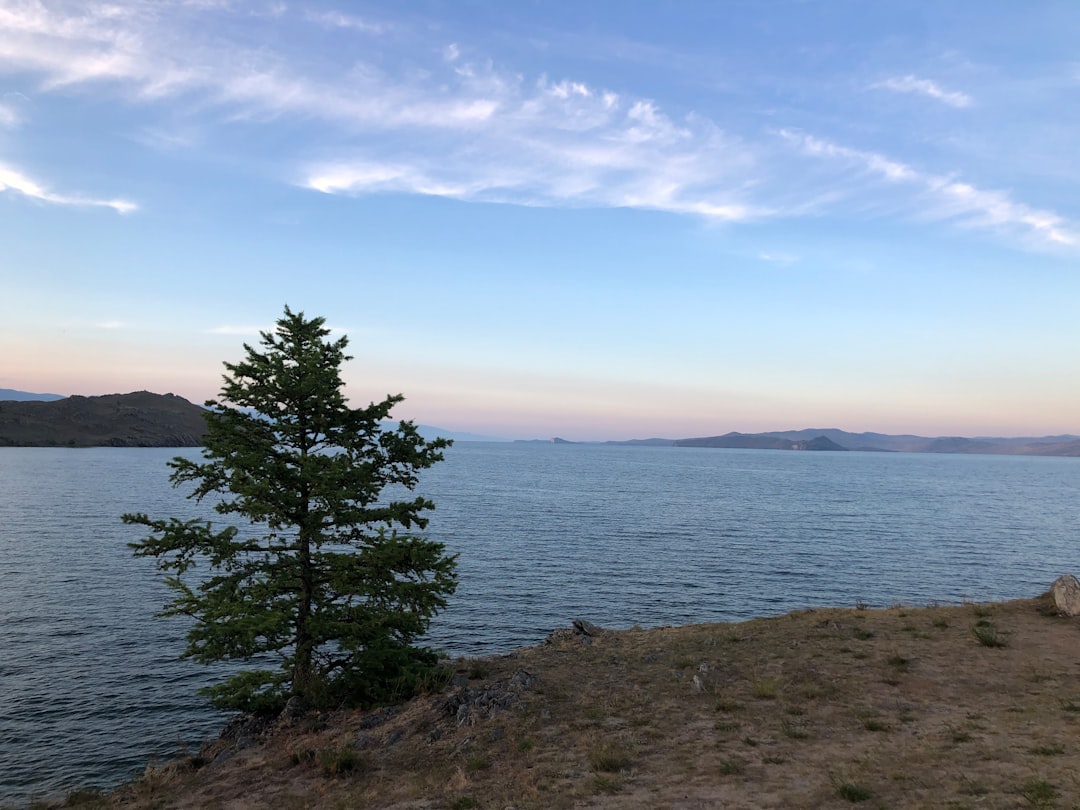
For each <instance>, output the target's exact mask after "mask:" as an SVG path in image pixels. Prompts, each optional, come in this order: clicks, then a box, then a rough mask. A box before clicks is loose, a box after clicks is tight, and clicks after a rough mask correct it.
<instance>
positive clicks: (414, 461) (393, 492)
mask: <svg viewBox="0 0 1080 810" xmlns="http://www.w3.org/2000/svg"><path fill="white" fill-rule="evenodd" d="M328 334H329V330H328V329H326V328H325V326H324V319H322V318H312V319H306V318H305V317H304V315H303V313H293V312H291V311H290V310H289V308H288V307H285V314H284V316H283V317H282V318H281V319H279V320H278V322H277V327H276V329H275V330H274V331H273V332H264V333H262V339H261V343H260V350H257V349H255V348H252V347H251V346H248V345H247V344H244V349H245V351H246V357H245V359H244V360H242V361H241V362H239V363H236V364H232V363H225V368H226V370H227V373H226V374H225V375H224V384H223V386H222V388H221V393H220V395H219V398H218V400H216V401H215V400H211V401H209V402H207V403H206V404H207V407H208V408H210V411H209V412H208V414H207V417H206V421H207V432H206V435H205V439H204V448H203V454H202V461H199V462H197V461H191V460H189V459H185V458H180V457H177V458H174V459H173V460H172V461H170V462H169V466H170V467H172V468H173V473H172V476H171V481H172V483H173V485H174V486H181V485H186V484H191V485H194V491H193V492H192V493H191V494H190V495H189V497H191V498H193V499H195V500H196V501H200V502H201V501H203V500H204V499H210V501H209V502H211V503H213V506H214V509H215V510H216V511H217V512H218V513H220V514H221V515H223V516H225V518H226V520H230V521H233V520H235V521H236V522H238V523H240V525H239V526H234V525H228V526H225V527H224V528H221V527H219V526H218V525H217V524H213V523H211V522H210V521H205V520H200V519H196V520H178V519H176V518H169V519H165V520H156V519H151V518H150V517H148V516H147V515H145V514H126V515H124V516H123V520H124V522H125V523H135V524H142V525H144V526H147V527H149V529H150V531H151V535H150V536H149V537H147V538H145V539H143V540H141V541H140V542H137V543H132V544H131V545H132V548H133V549H134V553H135V555H136V556H139V557H155V558H157V565H158V567H159V568H160V569H161V570H162V571H165V572H167V573H168V576H167V578H166V581H167V582H168V584H169V585H170V586H171V587H172V589H173V590H174V591H175V596H174V598H173V600H172V601H171V602H170V603H169V604H168V605H166V607H165V610H164V612H163V613H162V615H164V616H176V615H183V616H189V617H192V618H193V619H194V620H195V621H194V624H193V625H192V627H191V629H190V631H189V632H188V637H187V640H188V646H187V649H186V651H185V656H186V657H189V658H193V659H195V660H196V661H199V662H202V663H210V662H215V661H223V660H231V661H242V662H246V663H248V664H253V665H255V666H256V667H259V668H251V669H244V670H242V671H240V672H238V674H235V675H233V676H232V677H231V678H229V679H227V680H226V681H225V682H223V683H221V684H219V685H216V686H213V687H209V688H207V689H206V690H204V691H205V692H206V693H207V694H209V696H210V698H211V701H212V702H213V703H214V704H215V705H216V706H219V707H221V708H225V709H239V710H242V711H249V712H273V711H277V710H280V709H281V708H282V707H283V706H284V704H285V702H286V701H287V700H288V699H289V698H291V697H296V698H298V700H299V701H300V703H301V705H303V706H306V707H312V708H315V707H320V708H321V707H331V706H339V705H370V704H373V703H378V702H380V701H384V700H392V699H395V698H398V697H401V696H402V695H403V694H406V693H408V692H410V691H411V690H413V689H415V688H416V686H417V685H419V684H422V683H424V681H425V679H427V678H428V677H430V675H431V672H432V668H433V667H434V665H435V663H436V656H435V654H434V653H433V652H432V651H430V650H428V649H426V648H420V647H416V646H414V645H413V642H414V640H415V639H416V638H418V637H419V636H421V635H422V634H423V633H424V632H425V631H426V630H427V628H428V625H429V622H430V620H431V618H432V617H433V616H434V615H435V614H436V613H438V611H439V610H440V609H442V608H443V607H445V605H446V598H447V596H449V595H450V594H452V593H453V592H454V589H455V587H456V586H457V578H456V574H455V568H456V558H455V557H454V556H452V555H448V554H447V553H446V550H445V547H444V546H443V545H442V544H441V543H437V542H434V541H431V540H428V539H425V538H423V537H421V536H417V535H415V534H412V533H410V531H411V530H415V529H423V528H424V527H425V526H426V525H427V518H425V517H424V513H425V512H426V511H427V510H429V509H433V508H434V504H433V503H431V501H429V500H426V499H424V498H422V497H415V498H414V497H412V495H411V492H410V491H411V490H412V489H413V488H414V487H415V486H416V484H417V482H418V474H419V471H420V470H422V469H425V468H427V467H430V466H431V465H432V464H434V463H435V462H437V461H440V460H441V459H442V453H441V452H440V451H441V450H442V449H443V448H445V447H447V446H448V445H449V442H448V441H447V440H445V439H436V440H435V441H430V442H429V441H425V440H424V439H423V438H422V437H421V436H420V435H419V434H418V433H417V431H416V428H415V426H414V425H413V424H412V423H411V422H400V423H399V424H398V426H397V427H396V428H395V429H389V428H387V427H386V426H385V424H384V420H386V419H387V418H388V417H389V415H390V411H391V409H392V408H393V407H394V405H396V404H397V403H398V402H400V401H401V400H402V397H401V396H400V395H397V396H388V397H387V398H386V399H385V400H383V401H382V402H379V403H372V404H371V405H370V406H369V407H367V408H350V407H349V406H348V403H347V401H346V399H345V397H344V396H343V394H342V390H341V389H342V386H343V382H342V380H341V376H340V370H341V365H342V364H343V363H344V362H345V361H347V360H349V359H351V358H349V357H348V356H346V355H345V353H344V350H345V346H346V344H347V339H346V338H344V337H342V338H339V339H338V340H335V341H330V340H328V339H327V335H328ZM398 498H401V499H400V500H398Z"/></svg>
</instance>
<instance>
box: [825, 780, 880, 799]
mask: <svg viewBox="0 0 1080 810" xmlns="http://www.w3.org/2000/svg"><path fill="white" fill-rule="evenodd" d="M833 784H834V785H835V786H836V795H837V796H839V797H840V798H841V799H843V800H844V801H846V802H852V803H855V802H865V801H866V800H867V799H869V798H870V797H871V796H872V795H873V794H872V793H870V790H869V789H868V788H866V787H863V786H862V785H859V784H856V783H855V782H847V781H844V780H839V779H838V780H834V781H833Z"/></svg>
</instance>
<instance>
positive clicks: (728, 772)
mask: <svg viewBox="0 0 1080 810" xmlns="http://www.w3.org/2000/svg"><path fill="white" fill-rule="evenodd" d="M745 770H746V767H745V766H744V765H743V764H742V762H740V761H739V760H737V759H725V760H724V761H723V762H721V763H720V773H722V774H723V775H724V776H740V775H742V773H743V771H745Z"/></svg>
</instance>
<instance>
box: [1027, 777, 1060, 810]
mask: <svg viewBox="0 0 1080 810" xmlns="http://www.w3.org/2000/svg"><path fill="white" fill-rule="evenodd" d="M1020 795H1021V796H1022V797H1023V798H1024V801H1026V802H1027V804H1028V807H1035V808H1039V810H1042V808H1050V807H1053V806H1054V800H1055V799H1057V788H1056V787H1054V786H1053V785H1052V784H1051V783H1050V782H1047V781H1046V780H1045V779H1028V780H1027V781H1026V782H1024V784H1023V785H1021V786H1020Z"/></svg>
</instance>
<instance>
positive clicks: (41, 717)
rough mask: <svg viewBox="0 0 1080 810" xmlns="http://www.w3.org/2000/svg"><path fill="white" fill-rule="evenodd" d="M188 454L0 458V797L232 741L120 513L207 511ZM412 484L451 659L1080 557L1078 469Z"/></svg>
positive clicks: (604, 473)
mask: <svg viewBox="0 0 1080 810" xmlns="http://www.w3.org/2000/svg"><path fill="white" fill-rule="evenodd" d="M183 452H184V454H186V455H190V456H192V457H195V456H197V454H198V451H196V450H190V451H183ZM176 453H177V451H175V450H168V449H166V450H160V449H113V448H100V449H90V450H63V449H49V448H0V804H3V803H5V802H7V803H12V802H14V803H25V802H26V801H28V800H29V799H31V798H33V797H41V796H46V795H54V794H56V793H58V792H63V791H64V790H66V789H68V788H71V787H75V786H85V785H96V786H101V787H108V786H110V785H113V784H116V783H117V782H118V781H120V780H122V779H124V778H127V777H130V776H132V775H135V774H137V773H139V772H141V771H142V769H143V768H144V767H145V765H146V763H147V761H148V759H149V758H151V757H168V756H172V755H174V754H176V753H177V752H178V751H180V750H181V749H182V748H183V747H184V746H187V747H189V748H195V747H197V746H198V743H199V741H200V740H202V739H203V738H205V737H207V736H213V735H215V734H216V732H217V731H218V730H220V727H221V725H222V724H223V722H224V719H225V717H224V715H222V714H220V713H218V712H215V711H212V710H210V709H208V708H207V707H206V705H205V703H204V702H203V701H202V700H201V699H200V698H199V697H197V696H196V695H195V690H196V689H197V688H198V687H199V686H201V685H203V684H205V683H207V682H208V680H209V679H210V677H211V676H212V673H211V672H209V671H208V670H207V669H205V668H203V667H201V666H199V665H197V664H194V663H192V662H188V661H180V660H178V656H179V654H180V652H181V651H182V650H183V646H184V643H183V633H184V628H183V626H182V624H181V622H180V621H179V620H163V619H155V618H154V613H155V612H156V611H157V610H159V609H160V607H161V606H162V604H163V603H164V602H165V601H166V600H167V598H168V592H167V590H166V588H165V587H164V585H163V584H162V583H161V579H160V575H159V574H158V572H157V571H156V569H155V567H154V564H153V561H151V560H142V559H135V558H133V557H131V555H130V550H129V549H128V547H127V543H128V542H131V541H133V540H137V539H139V538H140V537H141V536H142V533H141V532H140V530H139V527H131V526H124V525H122V524H121V523H120V521H119V516H120V514H122V513H123V512H127V511H145V512H148V513H149V514H151V515H152V516H161V517H166V516H171V515H175V516H178V517H185V516H191V515H194V514H196V512H195V506H194V505H193V504H191V503H190V502H188V501H187V500H185V499H184V497H183V492H182V491H176V490H173V489H172V488H171V487H170V486H169V484H168V480H167V479H168V472H169V470H168V468H167V467H166V465H165V462H166V461H167V460H168V459H169V458H171V457H172V456H174V455H176ZM420 490H421V491H422V493H423V494H425V495H427V496H429V497H431V498H432V499H433V500H434V501H435V502H436V504H437V505H438V509H437V510H436V511H435V512H434V513H433V514H432V520H431V524H430V525H429V527H428V534H429V535H430V536H432V537H434V538H436V539H439V540H442V541H443V542H445V543H446V544H447V546H448V547H449V549H450V550H451V551H453V552H456V553H458V554H460V558H459V575H460V579H461V584H460V586H459V589H458V593H457V594H456V595H455V596H454V597H452V600H451V606H450V608H449V609H448V610H447V611H446V612H445V613H443V614H442V615H440V616H439V617H438V618H437V619H436V621H435V624H434V626H433V628H432V634H431V643H432V644H433V645H435V646H437V647H441V648H443V649H446V650H447V651H449V652H451V653H453V654H455V655H457V654H465V655H472V654H483V653H493V652H502V651H507V650H510V649H513V648H515V647H518V646H522V645H528V644H536V643H538V642H540V641H541V640H542V639H543V638H544V637H545V636H546V635H547V634H548V633H549V632H551V631H552V630H553V629H555V628H558V627H565V626H568V625H569V623H570V620H571V619H573V618H577V617H582V618H587V619H589V620H591V621H593V622H594V623H597V624H600V625H607V626H612V627H629V626H632V625H634V624H639V625H641V626H645V627H649V626H657V625H664V624H684V623H688V622H703V621H731V620H738V619H743V618H749V617H753V616H762V615H770V614H776V613H781V612H786V611H788V610H792V609H797V608H803V607H807V606H813V605H853V604H854V603H855V602H856V601H859V600H862V601H865V602H867V603H869V604H871V605H875V606H878V605H888V604H892V603H896V602H907V603H913V604H924V603H927V602H931V601H940V602H960V601H962V600H965V599H967V600H972V601H988V600H997V599H1009V598H1016V597H1026V596H1033V595H1035V594H1037V593H1039V592H1041V591H1043V590H1045V589H1046V588H1047V586H1048V585H1049V583H1050V582H1051V581H1052V580H1053V579H1054V578H1055V577H1056V576H1058V575H1059V574H1061V573H1063V572H1066V571H1076V570H1078V569H1080V560H1078V555H1080V543H1078V542H1077V541H1078V539H1080V537H1078V528H1077V527H1078V526H1080V497H1078V496H1080V459H1068V458H1032V457H1013V456H951V455H949V456H946V455H906V454H886V453H797V452H784V451H752V450H751V451H743V450H716V449H696V448H652V447H619V446H598V445H549V444H498V443H492V444H482V443H462V444H459V445H457V446H455V447H453V448H452V449H451V450H449V451H448V452H447V459H446V461H445V462H443V463H441V464H439V465H436V466H435V467H433V468H432V469H431V470H428V471H426V473H425V474H424V476H423V481H422V483H421V487H420Z"/></svg>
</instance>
